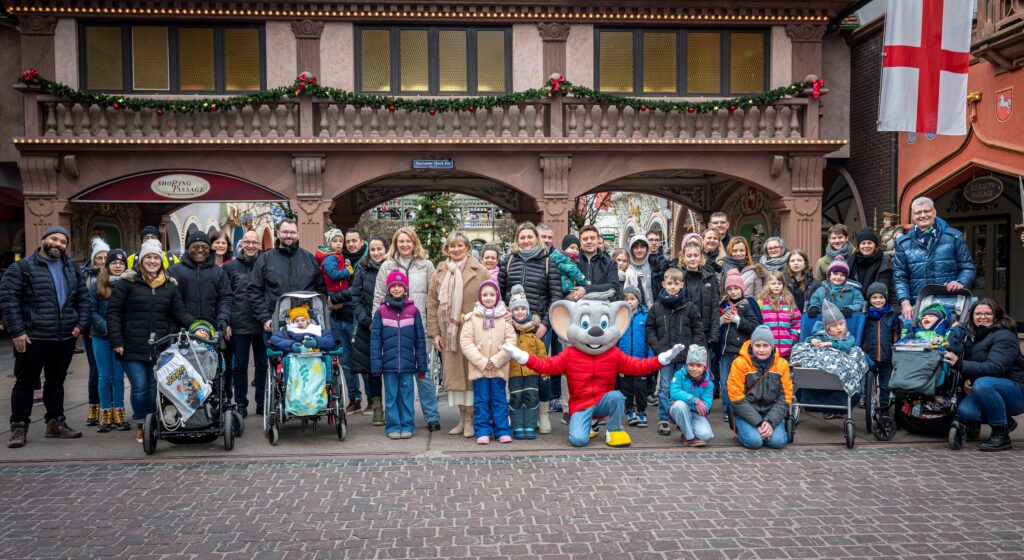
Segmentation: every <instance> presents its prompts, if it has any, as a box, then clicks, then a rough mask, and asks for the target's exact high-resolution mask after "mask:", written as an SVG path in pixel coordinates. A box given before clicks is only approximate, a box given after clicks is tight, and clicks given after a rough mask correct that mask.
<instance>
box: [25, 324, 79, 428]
mask: <svg viewBox="0 0 1024 560" xmlns="http://www.w3.org/2000/svg"><path fill="white" fill-rule="evenodd" d="M76 345H77V341H76V340H75V339H74V338H69V339H67V340H35V341H33V342H32V343H31V344H29V345H28V348H26V349H25V351H24V352H18V351H15V352H14V386H13V387H11V422H28V421H29V419H30V417H31V416H32V394H33V392H35V390H36V389H37V388H39V374H40V373H42V374H43V377H45V379H46V383H44V384H43V405H45V407H46V416H45V417H44V418H45V419H46V420H54V419H56V418H60V417H61V416H64V379H65V378H67V376H68V366H69V365H71V358H73V357H74V355H75V346H76Z"/></svg>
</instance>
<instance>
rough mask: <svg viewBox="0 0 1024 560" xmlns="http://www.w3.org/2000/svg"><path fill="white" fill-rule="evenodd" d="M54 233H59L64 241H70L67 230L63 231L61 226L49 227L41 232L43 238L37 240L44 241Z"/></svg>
mask: <svg viewBox="0 0 1024 560" xmlns="http://www.w3.org/2000/svg"><path fill="white" fill-rule="evenodd" d="M55 233H59V234H61V235H63V236H64V239H67V240H68V241H71V236H70V235H69V234H68V230H66V229H64V228H63V227H62V226H50V227H49V228H47V229H46V231H44V232H43V236H42V237H40V238H39V239H46V238H47V237H50V236H51V235H53V234H55Z"/></svg>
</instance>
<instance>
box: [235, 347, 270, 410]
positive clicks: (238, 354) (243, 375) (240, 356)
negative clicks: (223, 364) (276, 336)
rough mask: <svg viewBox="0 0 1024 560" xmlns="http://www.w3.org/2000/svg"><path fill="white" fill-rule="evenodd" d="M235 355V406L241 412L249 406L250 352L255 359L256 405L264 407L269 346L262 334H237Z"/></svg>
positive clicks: (254, 383)
mask: <svg viewBox="0 0 1024 560" xmlns="http://www.w3.org/2000/svg"><path fill="white" fill-rule="evenodd" d="M231 339H232V340H234V341H235V348H234V351H235V355H234V360H232V362H233V363H232V367H233V368H234V370H235V371H234V373H233V374H232V376H231V381H232V383H234V386H235V404H236V405H237V408H238V409H239V410H244V409H246V408H248V406H249V351H250V350H252V357H253V364H254V365H253V368H254V370H255V371H254V372H253V385H255V387H256V404H257V406H262V405H263V397H264V390H265V389H266V387H267V346H266V344H265V343H264V340H263V335H262V334H236V335H234V336H232V337H231Z"/></svg>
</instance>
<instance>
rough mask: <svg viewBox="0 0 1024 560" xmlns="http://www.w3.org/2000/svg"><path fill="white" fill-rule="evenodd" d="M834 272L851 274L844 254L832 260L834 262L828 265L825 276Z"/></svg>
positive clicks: (845, 274)
mask: <svg viewBox="0 0 1024 560" xmlns="http://www.w3.org/2000/svg"><path fill="white" fill-rule="evenodd" d="M833 272H842V273H843V276H849V275H850V267H849V265H847V264H846V259H844V258H843V256H842V255H839V256H838V257H836V258H835V259H833V260H832V264H830V265H828V271H826V272H825V276H826V277H827V276H831V275H832V273H833Z"/></svg>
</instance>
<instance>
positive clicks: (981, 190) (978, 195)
mask: <svg viewBox="0 0 1024 560" xmlns="http://www.w3.org/2000/svg"><path fill="white" fill-rule="evenodd" d="M1001 194H1003V182H1002V181H1000V180H999V179H996V178H995V177H981V178H978V179H975V180H973V181H971V182H970V183H967V184H966V185H964V198H966V199H967V200H968V201H969V202H973V203H974V204H987V203H989V202H992V201H993V200H995V199H997V198H999V195H1001Z"/></svg>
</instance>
